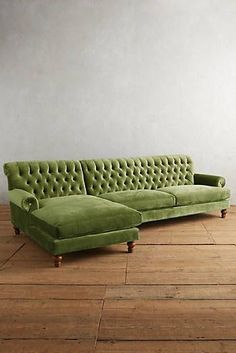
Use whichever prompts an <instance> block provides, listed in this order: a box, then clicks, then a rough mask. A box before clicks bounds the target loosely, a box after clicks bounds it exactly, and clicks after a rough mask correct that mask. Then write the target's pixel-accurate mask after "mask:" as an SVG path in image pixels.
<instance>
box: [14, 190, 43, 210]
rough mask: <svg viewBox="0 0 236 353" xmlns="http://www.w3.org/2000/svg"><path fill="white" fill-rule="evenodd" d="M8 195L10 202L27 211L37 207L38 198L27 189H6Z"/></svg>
mask: <svg viewBox="0 0 236 353" xmlns="http://www.w3.org/2000/svg"><path fill="white" fill-rule="evenodd" d="M8 196H9V201H10V202H12V203H13V204H15V205H17V206H19V207H20V208H22V209H23V210H25V211H27V212H32V211H34V210H37V209H38V208H39V201H38V199H37V198H36V197H35V196H34V195H33V194H31V193H29V192H28V191H25V190H22V189H14V190H10V191H8Z"/></svg>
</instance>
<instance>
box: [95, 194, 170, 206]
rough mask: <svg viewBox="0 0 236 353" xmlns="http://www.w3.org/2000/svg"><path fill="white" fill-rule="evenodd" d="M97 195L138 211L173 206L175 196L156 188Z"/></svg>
mask: <svg viewBox="0 0 236 353" xmlns="http://www.w3.org/2000/svg"><path fill="white" fill-rule="evenodd" d="M99 197H101V198H103V199H106V200H110V201H113V202H118V203H121V204H123V205H125V206H128V207H131V208H134V209H136V210H138V211H147V210H153V209H159V208H167V207H173V206H175V197H174V196H173V195H171V194H168V193H165V192H161V191H157V190H132V191H116V192H108V193H107V194H101V195H99Z"/></svg>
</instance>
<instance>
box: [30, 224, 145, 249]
mask: <svg viewBox="0 0 236 353" xmlns="http://www.w3.org/2000/svg"><path fill="white" fill-rule="evenodd" d="M28 234H29V236H30V238H32V239H33V240H34V241H36V242H37V243H38V244H39V245H40V246H42V247H43V248H44V249H45V250H47V251H49V252H50V253H51V254H53V255H62V254H66V253H69V252H73V251H81V250H86V249H94V248H99V247H103V246H107V245H112V244H119V243H123V242H129V241H134V240H138V239H139V234H138V229H137V228H130V229H124V230H117V231H112V232H106V233H97V234H88V235H84V236H82V237H81V236H80V237H73V238H68V239H55V238H54V237H52V236H51V235H50V234H49V233H47V232H45V231H44V230H43V229H42V228H40V229H39V228H38V227H35V226H33V225H32V226H31V227H30V228H29V233H28Z"/></svg>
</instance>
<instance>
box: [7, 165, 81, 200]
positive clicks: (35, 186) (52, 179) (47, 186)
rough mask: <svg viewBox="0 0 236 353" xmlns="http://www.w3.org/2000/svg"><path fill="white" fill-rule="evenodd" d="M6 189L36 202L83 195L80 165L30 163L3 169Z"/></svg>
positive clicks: (8, 166)
mask: <svg viewBox="0 0 236 353" xmlns="http://www.w3.org/2000/svg"><path fill="white" fill-rule="evenodd" d="M4 172H5V174H6V175H7V177H8V188H9V190H12V189H23V190H26V191H28V192H29V193H31V194H34V195H35V196H36V197H37V199H44V198H48V197H57V196H68V195H80V194H85V193H86V191H85V186H84V181H83V173H82V168H81V165H80V162H79V161H42V162H41V161H29V162H11V163H6V164H5V165H4Z"/></svg>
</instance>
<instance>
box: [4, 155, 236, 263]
mask: <svg viewBox="0 0 236 353" xmlns="http://www.w3.org/2000/svg"><path fill="white" fill-rule="evenodd" d="M4 172H5V174H6V175H7V177H8V186H9V200H10V208H11V220H12V223H13V226H14V228H15V232H16V234H19V232H20V230H22V231H23V232H25V233H26V234H28V235H29V236H30V237H31V238H32V239H33V240H34V241H36V242H37V243H38V244H39V245H40V246H42V247H43V248H44V249H45V250H47V251H49V252H50V253H51V254H53V255H54V262H55V266H56V267H58V266H60V264H61V261H62V255H63V254H66V253H69V252H72V251H79V250H84V249H90V248H96V247H102V246H106V245H110V244H116V243H123V242H127V245H128V252H132V251H133V248H134V246H135V241H136V240H137V239H138V228H137V226H139V225H140V224H142V223H145V222H150V221H156V220H162V219H168V218H173V217H179V216H186V215H191V214H196V213H202V212H210V211H216V210H220V211H221V215H222V218H224V217H225V216H226V209H227V208H228V207H229V202H230V201H229V200H230V191H229V189H227V188H225V187H224V186H225V179H224V178H223V177H219V176H213V175H206V174H194V171H193V163H192V160H191V158H190V157H188V156H185V155H173V156H154V157H141V158H129V159H123V158H119V159H96V160H82V161H29V162H27V161H25V162H10V163H6V164H5V165H4Z"/></svg>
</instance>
